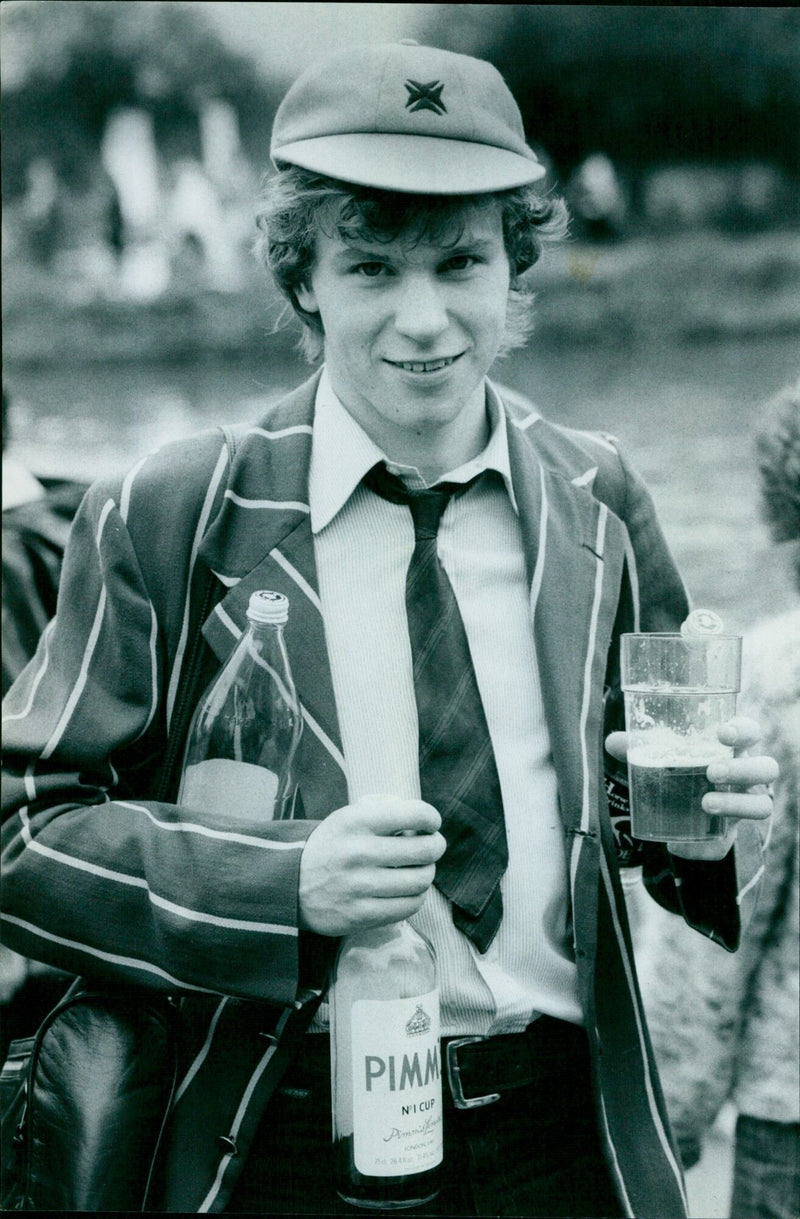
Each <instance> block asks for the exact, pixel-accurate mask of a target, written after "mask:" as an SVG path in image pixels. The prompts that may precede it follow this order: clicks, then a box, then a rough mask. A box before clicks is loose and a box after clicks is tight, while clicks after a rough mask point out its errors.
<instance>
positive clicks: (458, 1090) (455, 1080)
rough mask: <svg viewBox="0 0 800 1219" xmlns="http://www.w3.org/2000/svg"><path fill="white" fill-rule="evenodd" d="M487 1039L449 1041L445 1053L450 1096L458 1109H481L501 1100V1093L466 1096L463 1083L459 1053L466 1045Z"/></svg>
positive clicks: (461, 1038) (462, 1038)
mask: <svg viewBox="0 0 800 1219" xmlns="http://www.w3.org/2000/svg"><path fill="white" fill-rule="evenodd" d="M486 1040H487V1038H486V1037H482V1036H480V1035H479V1036H476V1037H454V1038H453V1040H452V1041H448V1043H447V1048H446V1053H445V1069H446V1071H447V1080H448V1083H449V1084H450V1094H451V1096H452V1097H453V1104H454V1105H455V1107H456V1109H480V1108H481V1107H482V1106H483V1105H493V1104H494V1102H495V1101H496V1100H500V1093H499V1092H489V1093H488V1094H487V1095H486V1096H465V1095H464V1087H463V1084H462V1082H461V1068H460V1066H459V1065H458V1051H459V1050H460V1049H461V1047H462V1046H464V1045H472V1044H473V1043H474V1042H476V1041H486Z"/></svg>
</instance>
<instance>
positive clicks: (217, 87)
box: [2, 0, 280, 200]
mask: <svg viewBox="0 0 800 1219" xmlns="http://www.w3.org/2000/svg"><path fill="white" fill-rule="evenodd" d="M3 9H4V12H3V76H2V117H3V133H4V139H3V159H2V186H3V197H4V200H8V199H9V198H10V199H13V198H15V197H16V196H18V195H19V194H21V193H22V192H23V191H24V190H25V187H26V167H27V166H28V165H29V164H30V163H31V161H33V160H34V159H35V158H39V157H44V158H47V159H48V160H49V161H50V162H51V164H53V166H54V167H55V170H56V172H57V174H58V175H59V177H60V178H62V179H63V180H64V181H66V182H69V183H70V184H72V185H75V186H79V185H84V186H85V185H86V184H87V181H88V179H89V177H90V176H91V174H92V173H93V172H95V170H96V168H97V163H98V158H99V155H100V146H101V141H102V137H103V132H104V130H105V126H106V123H107V121H108V118H109V115H110V114H111V113H112V112H113V111H114V110H116V109H118V108H120V107H123V106H137V107H141V108H142V109H143V110H145V111H146V112H148V113H149V114H150V115H152V117H153V122H154V129H155V133H156V137H157V140H158V143H159V146H160V148H162V149H163V150H164V152H165V155H166V156H168V157H174V156H177V155H180V154H184V155H185V154H187V153H189V154H192V155H199V134H198V124H197V116H198V112H199V109H200V106H201V105H202V103H203V102H204V101H206V100H208V99H212V98H224V99H226V100H228V101H229V102H230V103H231V104H232V105H233V106H234V107H235V109H236V112H237V114H238V116H239V119H240V130H241V136H242V142H243V144H245V145H246V146H247V147H248V148H250V149H251V150H252V151H253V152H254V154H256V155H259V156H262V155H263V149H264V147H266V146H268V139H269V129H270V125H271V119H272V114H273V113H274V109H275V106H276V105H277V101H278V97H277V94H276V89H275V86H274V84H273V83H272V82H271V80H270V77H269V76H268V75H265V74H264V73H262V72H260V71H259V69H258V67H257V65H256V64H255V63H254V62H253V61H252V60H251V59H248V58H247V57H246V56H244V55H242V54H240V53H238V52H236V51H234V50H231V49H229V48H228V46H227V45H226V43H225V41H224V40H223V39H222V38H221V37H220V35H219V34H218V33H217V32H216V31H215V30H214V29H213V28H212V27H211V26H209V25H208V23H207V22H205V21H204V20H203V19H202V15H199V14H198V13H197V11H196V10H195V9H192V8H188V7H186V6H182V5H178V4H170V3H152V2H151V0H121V2H118V0H78V2H74V0H70V3H64V2H63V0H36V2H35V3H31V2H30V0H29V2H27V3H9V4H4V5H3ZM278 92H280V90H278Z"/></svg>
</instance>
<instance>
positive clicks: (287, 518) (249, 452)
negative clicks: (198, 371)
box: [198, 380, 347, 820]
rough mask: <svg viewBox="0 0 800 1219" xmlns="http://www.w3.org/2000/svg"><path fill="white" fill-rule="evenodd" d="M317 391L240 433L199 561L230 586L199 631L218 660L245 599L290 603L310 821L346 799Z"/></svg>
mask: <svg viewBox="0 0 800 1219" xmlns="http://www.w3.org/2000/svg"><path fill="white" fill-rule="evenodd" d="M315 390H316V380H314V381H313V382H311V383H309V384H307V385H306V386H303V387H302V388H301V390H299V391H297V392H296V393H295V394H293V395H292V396H291V397H290V398H289V399H287V400H286V402H284V403H282V404H279V406H278V407H277V408H276V409H275V410H274V411H273V412H272V413H271V414H270V415H269V416H268V417H267V419H266V420H265V421H264V422H263V424H262V425H261V426H259V427H255V428H251V429H248V430H247V431H245V432H244V434H243V435H242V436H241V437H240V443H239V448H238V451H237V455H236V457H235V459H234V462H233V466H232V469H231V477H230V482H229V485H228V488H227V490H226V493H225V502H224V505H223V508H222V509H221V511H220V513H219V516H218V518H217V520H216V521H215V523H214V525H213V526H212V528H211V529H210V530H209V532H208V534H207V535H206V538H205V540H204V542H203V544H202V546H201V548H200V551H199V555H198V558H199V560H200V561H202V562H204V563H206V564H207V565H208V566H209V567H210V568H211V569H212V571H214V572H215V573H216V574H217V576H218V578H220V579H221V580H222V582H223V583H224V584H226V585H227V586H228V587H229V591H228V592H227V594H226V595H225V596H224V598H223V599H222V600H221V601H220V602H219V604H218V605H217V606H216V607H215V609H214V610H213V612H212V613H211V614H210V615H209V617H208V619H207V621H206V623H205V624H204V626H203V634H204V636H205V638H206V640H207V642H208V643H209V645H210V646H211V647H212V649H213V650H214V652H215V654H216V655H217V657H218V658H219V660H220V661H223V662H224V661H225V660H226V659H227V657H228V656H229V655H230V652H231V651H232V649H233V647H234V646H235V644H236V642H237V641H238V639H239V638H240V636H241V634H242V631H243V630H244V629H245V627H246V622H247V616H246V615H247V605H248V602H249V600H250V594H251V593H253V592H254V591H256V590H257V589H260V588H268V589H273V590H274V591H276V592H281V593H284V594H285V596H286V597H288V599H289V621H288V623H287V625H286V628H285V631H284V635H285V639H286V647H287V652H288V655H289V663H290V665H291V669H292V675H293V677H294V681H295V686H296V688H297V694H298V699H299V702H300V705H301V710H302V715H303V732H302V736H301V740H300V746H299V750H298V777H299V786H300V794H301V797H302V807H303V814H304V816H306V817H307V818H310V819H314V820H316V819H319V818H322V817H325V816H327V814H328V813H329V812H331V811H332V810H333V809H334V808H337V807H339V806H341V805H343V804H346V803H347V782H346V776H345V770H344V758H343V756H342V749H341V739H340V735H339V725H338V719H337V715H336V704H335V700H334V694H333V683H332V679H331V672H330V662H329V659H328V651H327V646H326V643H325V628H324V623H323V619H322V612H321V606H320V600H319V586H318V581H317V569H316V562H315V559H314V539H313V535H312V532H311V522H310V515H309V508H308V470H309V462H310V457H311V425H312V420H313V405H314V393H315Z"/></svg>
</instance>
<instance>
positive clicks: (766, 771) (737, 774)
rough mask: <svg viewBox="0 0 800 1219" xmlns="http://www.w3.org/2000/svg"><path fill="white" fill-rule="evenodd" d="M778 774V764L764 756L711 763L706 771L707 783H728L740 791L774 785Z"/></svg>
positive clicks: (727, 759)
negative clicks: (761, 785) (762, 785)
mask: <svg viewBox="0 0 800 1219" xmlns="http://www.w3.org/2000/svg"><path fill="white" fill-rule="evenodd" d="M778 774H779V767H778V763H777V762H776V761H775V759H774V758H769V757H766V756H761V757H755V758H754V757H749V756H748V757H743V758H726V759H725V760H724V761H717V762H712V763H711V765H710V766H709V768H708V770H707V771H706V776H707V778H708V781H709V783H730V784H732V785H733V786H734V787H740V788H742V789H744V788H748V787H758V786H759V785H760V784H769V783H774V782H775V780H776V779H777V778H778Z"/></svg>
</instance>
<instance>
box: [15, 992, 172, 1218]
mask: <svg viewBox="0 0 800 1219" xmlns="http://www.w3.org/2000/svg"><path fill="white" fill-rule="evenodd" d="M177 1075H178V1052H177V1012H176V1008H175V1005H174V1003H173V1001H172V1000H171V999H169V998H168V997H167V996H163V995H160V994H157V993H154V992H152V991H143V990H139V989H138V988H130V989H123V988H121V987H116V988H115V989H114V990H113V991H112V990H110V989H106V988H105V987H96V986H92V985H89V984H86V983H84V982H82V981H81V980H78V981H77V982H76V983H75V984H74V985H73V986H72V987H71V988H70V990H69V991H68V993H67V994H66V995H65V997H64V998H63V999H62V1000H61V1002H60V1003H59V1004H58V1005H57V1006H56V1007H55V1008H54V1009H53V1011H52V1012H51V1013H50V1014H49V1015H48V1016H47V1017H46V1019H45V1020H44V1021H43V1023H42V1025H41V1026H40V1028H39V1030H38V1032H37V1033H36V1036H35V1037H33V1038H29V1039H27V1040H25V1041H16V1042H12V1045H11V1047H10V1051H9V1055H8V1059H7V1062H6V1065H5V1067H4V1068H3V1078H2V1081H0V1092H2V1108H3V1120H2V1143H1V1145H0V1150H1V1151H2V1194H1V1195H0V1204H1V1205H2V1207H3V1209H4V1210H40V1211H48V1210H62V1211H86V1210H94V1211H114V1210H122V1211H125V1210H127V1211H140V1210H146V1209H147V1200H148V1194H149V1191H150V1188H151V1185H152V1183H153V1181H152V1178H153V1170H154V1165H155V1162H156V1159H157V1153H158V1149H159V1146H160V1143H161V1139H162V1136H163V1132H164V1127H165V1124H166V1119H167V1115H168V1112H169V1108H170V1104H171V1101H172V1097H173V1095H174V1092H175V1087H176V1083H177Z"/></svg>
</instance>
